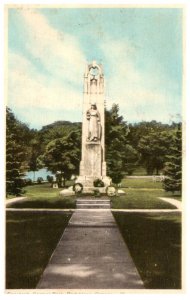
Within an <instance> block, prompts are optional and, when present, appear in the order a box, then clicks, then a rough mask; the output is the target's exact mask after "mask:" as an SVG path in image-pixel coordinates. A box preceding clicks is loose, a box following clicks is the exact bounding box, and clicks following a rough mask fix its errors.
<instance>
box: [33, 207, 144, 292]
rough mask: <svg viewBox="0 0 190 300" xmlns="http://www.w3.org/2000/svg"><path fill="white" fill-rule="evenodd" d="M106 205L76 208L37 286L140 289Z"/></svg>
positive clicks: (121, 239)
mask: <svg viewBox="0 0 190 300" xmlns="http://www.w3.org/2000/svg"><path fill="white" fill-rule="evenodd" d="M143 288H144V286H143V283H142V280H141V278H140V276H139V274H138V272H137V269H136V267H135V265H134V263H133V260H132V258H131V256H130V253H129V250H128V248H127V247H126V244H125V242H124V240H123V238H122V236H121V234H120V232H119V229H118V227H117V225H116V222H115V219H114V218H113V216H112V213H111V210H110V209H89V210H83V209H77V210H76V211H75V212H74V213H73V215H72V217H71V219H70V222H69V224H68V226H67V228H66V229H65V231H64V233H63V235H62V237H61V239H60V241H59V243H58V245H57V247H56V249H55V251H54V253H53V254H52V256H51V259H50V261H49V263H48V265H47V267H46V269H45V271H44V273H43V275H42V277H41V279H40V281H39V283H38V285H37V289H64V290H69V289H93V290H94V289H143Z"/></svg>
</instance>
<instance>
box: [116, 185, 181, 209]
mask: <svg viewBox="0 0 190 300" xmlns="http://www.w3.org/2000/svg"><path fill="white" fill-rule="evenodd" d="M123 190H124V191H125V192H126V194H125V195H122V196H114V197H111V198H110V199H111V207H112V208H115V209H116V208H117V209H122V208H126V209H173V208H174V209H175V208H176V207H175V206H173V205H172V204H170V203H167V202H165V201H162V200H160V199H158V197H162V190H143V191H141V190H139V189H123Z"/></svg>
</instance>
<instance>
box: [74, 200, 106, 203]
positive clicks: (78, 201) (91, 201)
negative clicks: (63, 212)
mask: <svg viewBox="0 0 190 300" xmlns="http://www.w3.org/2000/svg"><path fill="white" fill-rule="evenodd" d="M77 204H110V200H90V201H89V200H77Z"/></svg>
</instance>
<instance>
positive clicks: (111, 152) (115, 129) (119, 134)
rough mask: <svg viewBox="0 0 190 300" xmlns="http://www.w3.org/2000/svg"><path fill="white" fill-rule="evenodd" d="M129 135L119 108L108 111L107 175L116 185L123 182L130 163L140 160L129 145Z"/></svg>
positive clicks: (114, 106)
mask: <svg viewBox="0 0 190 300" xmlns="http://www.w3.org/2000/svg"><path fill="white" fill-rule="evenodd" d="M128 133H129V128H128V125H127V123H126V122H124V121H123V117H122V116H119V106H118V105H117V104H114V105H113V106H112V108H111V110H110V111H106V123H105V144H106V161H107V173H108V176H110V177H111V178H112V181H113V182H114V183H119V182H121V180H122V178H123V177H124V175H125V174H126V172H127V168H128V167H129V166H130V163H134V162H135V160H137V159H138V157H137V152H136V151H135V149H134V148H133V147H132V146H131V145H129V144H128V140H127V136H128ZM130 158H131V160H130ZM129 168H130V167H129Z"/></svg>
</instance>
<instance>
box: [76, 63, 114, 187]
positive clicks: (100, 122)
mask: <svg viewBox="0 0 190 300" xmlns="http://www.w3.org/2000/svg"><path fill="white" fill-rule="evenodd" d="M104 100H105V94H104V74H103V69H102V65H100V64H97V63H96V62H95V61H93V62H92V64H89V65H87V68H86V71H85V74H84V99H83V121H82V158H81V162H80V174H79V177H78V178H77V180H76V183H81V184H82V185H83V188H84V191H86V192H87V191H90V190H91V189H92V188H93V187H94V185H93V182H94V180H96V179H101V180H102V181H103V182H104V186H105V187H104V189H103V190H105V188H106V187H107V186H109V185H110V183H111V179H110V178H109V177H107V176H106V161H105V105H104Z"/></svg>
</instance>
